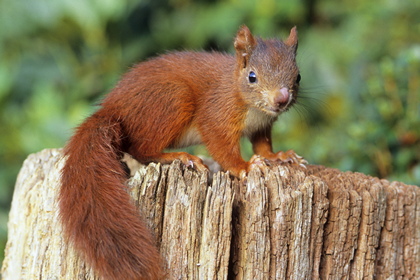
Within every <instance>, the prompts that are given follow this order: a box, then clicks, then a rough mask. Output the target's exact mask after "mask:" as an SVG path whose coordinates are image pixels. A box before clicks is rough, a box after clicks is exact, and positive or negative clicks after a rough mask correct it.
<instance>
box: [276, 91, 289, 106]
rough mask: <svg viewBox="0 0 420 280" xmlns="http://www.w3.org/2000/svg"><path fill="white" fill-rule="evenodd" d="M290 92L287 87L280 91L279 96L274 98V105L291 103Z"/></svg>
mask: <svg viewBox="0 0 420 280" xmlns="http://www.w3.org/2000/svg"><path fill="white" fill-rule="evenodd" d="M289 98H290V92H289V89H288V88H287V87H282V88H281V89H279V90H278V92H277V94H276V95H275V97H274V104H276V105H277V106H281V105H284V104H287V103H288V102H289Z"/></svg>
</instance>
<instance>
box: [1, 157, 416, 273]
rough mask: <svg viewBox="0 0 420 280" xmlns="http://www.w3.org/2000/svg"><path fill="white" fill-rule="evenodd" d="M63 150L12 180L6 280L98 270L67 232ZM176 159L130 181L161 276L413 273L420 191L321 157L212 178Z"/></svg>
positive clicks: (34, 161)
mask: <svg viewBox="0 0 420 280" xmlns="http://www.w3.org/2000/svg"><path fill="white" fill-rule="evenodd" d="M64 162H65V159H64V158H63V157H62V154H61V150H44V151H42V152H40V153H37V154H33V155H30V156H29V157H28V159H27V160H26V161H25V163H24V165H23V167H22V169H21V172H20V174H19V176H18V179H17V182H16V188H15V192H14V196H13V202H12V209H11V211H10V219H9V224H8V229H9V233H8V234H9V239H8V242H7V246H6V252H5V260H4V262H3V267H2V277H3V279H4V280H10V279H98V278H96V277H95V276H94V272H93V271H92V270H91V269H90V268H89V267H88V266H87V265H86V264H84V263H83V261H81V260H80V259H79V257H78V255H77V252H75V251H74V250H73V248H72V246H71V244H68V243H67V242H66V240H65V239H64V238H63V236H62V228H61V225H60V223H59V220H58V206H57V201H56V196H57V192H58V189H59V187H60V170H61V168H62V167H63V164H64ZM208 178H209V174H208V173H207V172H205V173H200V172H197V171H195V170H192V169H189V168H186V167H184V166H183V165H182V164H181V163H180V162H178V161H175V162H174V163H172V164H171V165H160V164H150V165H148V166H143V167H141V168H140V169H139V170H138V171H137V172H135V173H134V176H133V177H131V178H130V179H129V180H128V181H127V190H128V191H129V192H130V194H131V196H132V198H133V203H135V204H136V205H137V206H138V208H139V213H140V215H142V216H143V217H145V219H146V220H147V222H148V225H149V226H150V229H151V231H152V232H153V233H154V235H155V237H156V240H157V243H158V246H159V248H160V252H161V254H162V256H163V258H164V260H165V262H166V263H165V267H166V271H167V278H168V279H362V278H363V279H420V266H419V265H418V264H419V263H420V189H419V188H418V187H416V186H410V185H404V184H403V183H399V182H392V183H390V182H388V181H386V180H380V179H378V178H373V177H370V176H367V175H364V174H360V173H351V172H341V171H338V170H336V169H330V168H325V167H322V166H308V168H307V169H302V168H296V167H292V166H288V165H280V166H271V167H267V168H263V169H262V170H253V171H251V172H250V174H249V175H248V177H247V178H246V179H244V180H241V181H239V180H237V179H233V178H231V177H230V176H229V175H228V174H226V173H223V172H218V173H216V174H214V175H213V176H212V178H211V179H212V180H209V179H208Z"/></svg>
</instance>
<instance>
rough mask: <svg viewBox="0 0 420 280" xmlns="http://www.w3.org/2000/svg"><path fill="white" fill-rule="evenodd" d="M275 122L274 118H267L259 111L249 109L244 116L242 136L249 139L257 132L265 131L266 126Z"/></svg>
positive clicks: (267, 116)
mask: <svg viewBox="0 0 420 280" xmlns="http://www.w3.org/2000/svg"><path fill="white" fill-rule="evenodd" d="M275 120H276V117H272V116H269V115H267V114H265V113H264V112H262V111H261V110H258V109H255V108H251V109H249V111H248V113H247V115H246V118H245V125H244V129H243V131H242V135H243V136H245V137H250V136H251V135H252V134H254V133H255V132H257V131H258V130H261V129H265V128H266V127H267V126H269V125H271V124H272V123H273V122H274V121H275Z"/></svg>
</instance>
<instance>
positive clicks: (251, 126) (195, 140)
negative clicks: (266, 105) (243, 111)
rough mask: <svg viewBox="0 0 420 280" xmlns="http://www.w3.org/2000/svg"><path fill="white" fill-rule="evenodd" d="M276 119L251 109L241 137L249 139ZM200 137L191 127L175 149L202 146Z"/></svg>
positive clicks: (195, 128)
mask: <svg viewBox="0 0 420 280" xmlns="http://www.w3.org/2000/svg"><path fill="white" fill-rule="evenodd" d="M276 118H277V117H273V116H269V115H267V114H265V113H264V112H262V111H260V110H258V109H255V108H251V109H250V110H249V111H248V113H247V116H246V119H245V126H244V129H243V131H242V136H243V137H250V136H251V135H252V134H253V133H255V132H256V131H258V130H259V129H261V128H264V127H266V126H267V125H268V124H271V123H272V122H273V121H275V119H276ZM202 143H203V142H202V140H201V135H200V133H199V131H198V129H197V127H196V126H194V125H191V126H190V127H189V128H188V129H187V130H186V131H185V132H184V133H183V134H182V135H181V137H180V138H179V139H178V141H177V143H176V147H175V148H184V147H188V146H193V145H199V144H202Z"/></svg>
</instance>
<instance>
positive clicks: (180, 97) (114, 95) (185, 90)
mask: <svg viewBox="0 0 420 280" xmlns="http://www.w3.org/2000/svg"><path fill="white" fill-rule="evenodd" d="M297 46H298V37H297V31H296V27H294V28H292V29H291V31H290V35H289V37H288V38H287V39H286V40H284V41H281V40H276V39H268V40H264V39H261V38H259V37H255V36H253V35H252V34H251V32H250V30H249V29H248V28H247V27H246V26H242V27H241V28H240V29H239V31H238V32H237V34H236V37H235V39H234V47H235V51H236V54H235V56H233V55H228V54H225V53H219V52H189V51H184V52H172V53H168V54H165V55H161V56H158V57H156V58H153V59H150V60H148V61H145V62H142V63H139V64H137V65H135V66H134V67H133V68H132V69H131V70H130V71H129V72H128V73H126V74H125V75H124V76H123V77H122V79H121V80H120V81H119V82H118V84H117V85H116V87H115V88H114V89H113V90H112V91H111V93H109V94H108V96H107V97H106V98H105V99H104V100H103V102H102V104H101V108H100V109H99V110H98V111H97V112H96V113H94V114H93V115H92V116H90V117H89V118H87V119H86V120H85V121H84V122H83V123H82V124H81V125H80V126H79V127H78V128H77V130H76V132H75V134H74V136H73V137H72V138H71V139H70V141H69V142H68V144H67V146H66V147H65V149H64V154H65V156H66V163H65V165H64V167H63V170H62V178H61V181H62V185H61V189H60V193H59V206H60V217H61V221H62V224H63V230H64V234H65V236H66V237H67V238H68V239H69V241H70V242H72V243H73V244H74V246H75V249H76V250H77V251H78V252H79V253H80V254H81V256H82V258H83V259H84V260H85V261H86V262H87V263H89V264H90V265H91V266H92V267H93V269H94V271H95V272H96V273H97V275H99V276H100V277H101V278H103V279H112V280H113V279H118V280H120V279H124V280H131V279H133V280H134V279H162V278H163V277H164V273H163V272H162V267H163V265H162V262H163V261H162V259H161V257H160V255H159V251H158V249H157V248H156V246H155V242H154V239H153V236H152V234H151V233H150V232H149V230H148V229H147V226H146V224H145V223H144V221H142V219H141V217H139V214H138V212H137V211H136V208H135V206H134V205H133V203H131V201H130V197H129V194H128V193H127V190H126V187H125V186H124V181H125V180H126V171H125V168H124V166H123V164H122V163H121V158H122V156H123V153H124V152H126V153H128V154H130V155H132V156H133V157H134V158H135V159H136V160H138V161H139V162H141V163H149V162H160V163H162V164H166V163H170V162H172V161H173V160H175V159H179V160H181V162H182V163H183V164H185V165H187V166H192V167H195V168H197V169H201V168H205V165H204V164H203V162H202V161H201V159H200V158H198V157H196V156H193V155H190V154H188V153H184V152H164V150H165V149H167V148H180V147H186V146H190V145H195V144H200V143H203V144H204V145H205V146H206V147H207V149H208V151H209V153H210V154H211V156H212V157H213V158H214V160H216V161H217V162H218V163H219V164H220V165H221V167H222V168H223V169H224V170H228V171H229V172H230V173H231V174H232V175H234V176H238V177H239V176H244V175H245V174H246V173H247V172H249V171H250V170H251V169H252V168H253V167H254V166H255V165H258V164H259V162H258V159H256V157H255V156H254V157H253V158H251V160H250V161H248V162H246V161H245V160H244V159H243V158H242V157H241V153H240V138H241V137H248V138H249V139H250V141H251V143H252V145H253V150H254V153H255V154H256V155H258V157H259V158H263V159H264V160H265V161H280V162H291V163H293V164H299V165H301V164H303V163H305V161H304V160H303V158H301V157H299V156H297V155H296V154H295V153H294V152H293V151H288V152H286V153H283V152H278V153H274V152H273V151H272V144H271V127H272V125H273V122H274V121H275V120H276V119H277V117H278V116H279V114H281V113H282V112H285V111H287V110H288V109H289V108H290V106H292V105H293V104H294V103H295V101H296V98H297V94H298V88H299V82H300V79H301V76H300V74H299V69H298V66H297V65H296V51H297Z"/></svg>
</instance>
